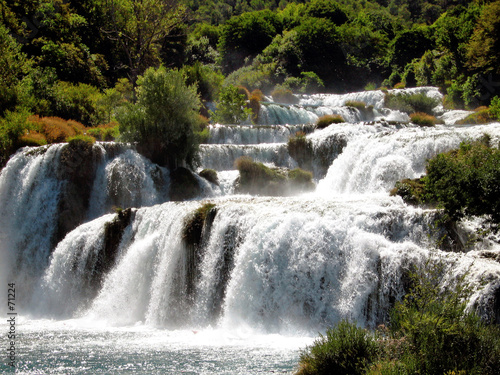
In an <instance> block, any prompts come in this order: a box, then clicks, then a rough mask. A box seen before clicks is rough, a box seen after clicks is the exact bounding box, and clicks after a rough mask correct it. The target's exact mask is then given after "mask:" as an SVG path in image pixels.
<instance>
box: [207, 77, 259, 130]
mask: <svg viewBox="0 0 500 375" xmlns="http://www.w3.org/2000/svg"><path fill="white" fill-rule="evenodd" d="M245 105H246V95H244V94H240V93H239V92H238V87H236V86H233V85H229V86H226V87H223V88H222V89H221V91H220V92H219V99H218V101H217V102H216V110H215V113H214V112H211V116H210V117H211V119H212V121H214V122H217V123H220V124H239V123H241V122H242V121H245V120H246V119H247V118H248V116H249V115H250V114H251V110H250V109H248V108H245Z"/></svg>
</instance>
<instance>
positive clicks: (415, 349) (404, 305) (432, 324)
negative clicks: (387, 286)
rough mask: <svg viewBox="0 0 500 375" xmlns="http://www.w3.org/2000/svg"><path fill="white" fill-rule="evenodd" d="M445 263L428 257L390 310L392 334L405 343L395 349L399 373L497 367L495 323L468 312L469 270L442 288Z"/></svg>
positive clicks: (480, 370) (475, 370) (499, 351)
mask: <svg viewBox="0 0 500 375" xmlns="http://www.w3.org/2000/svg"><path fill="white" fill-rule="evenodd" d="M445 264H446V263H445V262H444V261H440V260H437V261H431V260H429V261H428V262H427V263H426V264H424V265H423V266H421V267H420V268H415V269H414V270H412V271H411V272H410V274H409V277H410V282H411V285H412V287H411V289H410V292H409V293H408V294H407V295H406V296H405V297H404V299H403V301H401V302H399V303H397V304H396V306H395V308H394V310H393V313H392V318H391V325H390V331H391V335H392V338H393V339H396V338H401V337H404V343H403V346H404V347H405V349H403V350H402V351H401V352H400V353H397V356H398V357H399V358H398V360H399V361H398V362H399V364H398V365H399V367H400V368H399V370H400V371H399V372H397V373H418V374H430V375H433V374H436V375H438V374H439V375H440V374H446V373H449V372H450V371H456V372H458V373H460V372H462V371H463V372H465V373H467V374H495V373H496V372H497V369H498V366H499V365H500V355H499V354H500V346H499V344H500V340H499V337H498V333H499V330H498V327H493V326H488V325H486V324H485V323H483V322H481V320H480V318H479V317H478V316H477V315H476V314H475V313H474V312H468V311H467V310H466V305H467V300H468V299H469V298H470V296H471V295H472V293H473V288H472V286H471V285H470V284H469V283H468V282H467V281H466V278H467V276H468V274H467V273H465V274H464V275H463V276H461V277H460V278H458V279H457V280H456V281H455V285H449V286H448V287H446V288H444V287H443V285H444V284H445V283H444V278H445V276H446V266H445ZM393 373H395V372H393Z"/></svg>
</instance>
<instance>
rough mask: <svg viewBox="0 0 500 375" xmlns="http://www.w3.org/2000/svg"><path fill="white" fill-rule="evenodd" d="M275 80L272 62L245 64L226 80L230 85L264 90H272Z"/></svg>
mask: <svg viewBox="0 0 500 375" xmlns="http://www.w3.org/2000/svg"><path fill="white" fill-rule="evenodd" d="M275 81H276V77H274V72H273V69H272V64H254V65H251V66H244V67H242V68H239V69H238V70H235V71H234V72H232V73H231V74H229V75H228V76H227V77H226V80H225V82H226V83H227V84H229V85H233V86H245V87H251V88H255V89H260V90H262V91H269V90H271V89H272V88H273V87H274V84H275Z"/></svg>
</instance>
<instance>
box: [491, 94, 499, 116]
mask: <svg viewBox="0 0 500 375" xmlns="http://www.w3.org/2000/svg"><path fill="white" fill-rule="evenodd" d="M490 115H491V117H492V118H494V119H496V120H500V97H498V96H495V97H494V98H493V99H491V103H490Z"/></svg>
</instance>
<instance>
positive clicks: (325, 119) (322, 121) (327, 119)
mask: <svg viewBox="0 0 500 375" xmlns="http://www.w3.org/2000/svg"><path fill="white" fill-rule="evenodd" d="M343 122H345V120H344V118H343V117H342V116H340V115H325V116H321V117H320V118H319V119H318V121H316V129H324V128H326V127H328V126H330V125H332V124H341V123H343Z"/></svg>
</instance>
